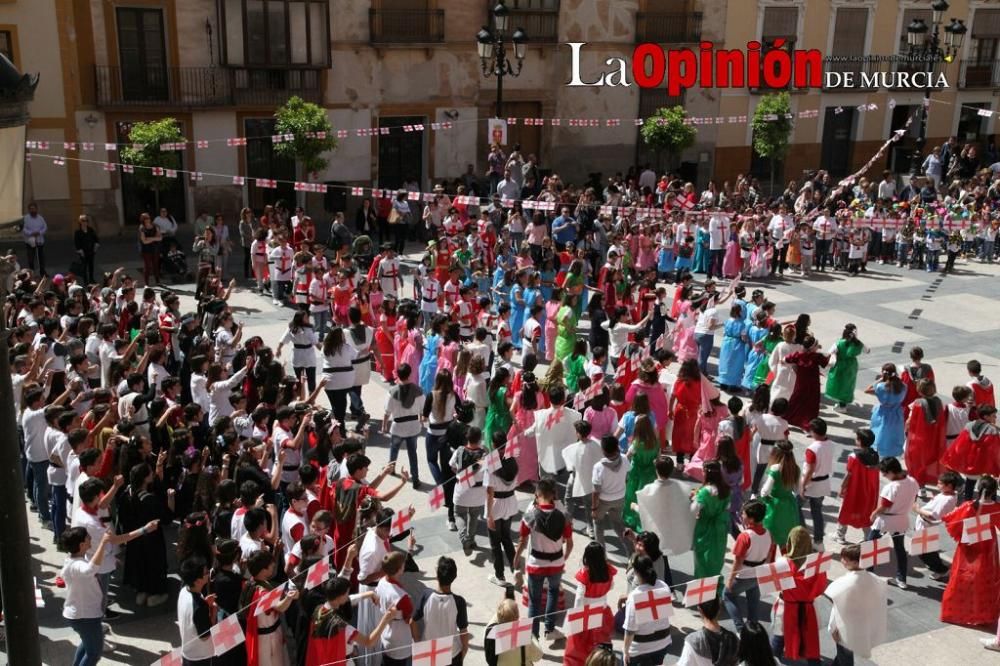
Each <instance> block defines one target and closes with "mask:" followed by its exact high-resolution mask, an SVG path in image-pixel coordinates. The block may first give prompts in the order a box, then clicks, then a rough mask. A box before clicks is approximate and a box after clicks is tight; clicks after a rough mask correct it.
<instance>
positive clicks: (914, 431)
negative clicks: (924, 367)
mask: <svg viewBox="0 0 1000 666" xmlns="http://www.w3.org/2000/svg"><path fill="white" fill-rule="evenodd" d="M906 424H907V429H906V453H905V454H904V459H905V461H906V471H907V472H908V473H909V474H910V476H912V477H913V478H914V479H916V480H917V483H919V484H920V485H922V486H924V485H927V484H931V483H937V478H938V475H939V474H940V473H941V462H940V461H941V454H943V453H944V449H945V444H944V441H945V440H944V435H945V428H946V427H947V425H948V412H947V410H946V409H945V406H944V404H943V403H942V402H941V400H940V399H939V398H930V399H928V398H920V399H919V400H916V401H914V402H913V403H912V404H911V405H910V417H909V420H908V421H907V422H906Z"/></svg>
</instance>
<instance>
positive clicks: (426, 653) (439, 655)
mask: <svg viewBox="0 0 1000 666" xmlns="http://www.w3.org/2000/svg"><path fill="white" fill-rule="evenodd" d="M451 648H452V639H451V638H434V639H431V640H429V641H422V642H420V643H414V644H413V652H412V655H413V666H448V664H450V663H451Z"/></svg>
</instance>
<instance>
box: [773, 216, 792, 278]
mask: <svg viewBox="0 0 1000 666" xmlns="http://www.w3.org/2000/svg"><path fill="white" fill-rule="evenodd" d="M792 228H793V223H792V217H791V215H789V214H788V206H786V205H785V204H781V205H780V206H778V212H777V213H775V214H774V216H773V217H772V218H771V222H770V224H768V225H767V231H768V236H769V237H770V240H771V244H772V245H773V246H774V253H773V254H772V255H771V276H772V277H774V274H775V272H778V273H779V274H780V275H784V274H785V269H786V268H788V233H789V232H790V231H791V230H792Z"/></svg>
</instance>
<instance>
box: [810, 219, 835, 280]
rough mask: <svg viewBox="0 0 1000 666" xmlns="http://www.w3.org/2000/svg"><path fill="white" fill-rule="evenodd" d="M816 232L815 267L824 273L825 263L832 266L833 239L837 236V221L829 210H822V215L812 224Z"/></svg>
mask: <svg viewBox="0 0 1000 666" xmlns="http://www.w3.org/2000/svg"><path fill="white" fill-rule="evenodd" d="M813 229H815V230H816V266H817V267H818V268H819V270H820V271H823V272H825V271H826V262H827V260H829V261H830V264H831V265H833V239H834V237H835V236H836V234H837V219H836V218H835V217H834V216H833V214H832V212H831V211H830V208H829V207H827V208H824V209H823V213H822V214H821V215H820V216H819V217H817V218H816V221H815V222H813Z"/></svg>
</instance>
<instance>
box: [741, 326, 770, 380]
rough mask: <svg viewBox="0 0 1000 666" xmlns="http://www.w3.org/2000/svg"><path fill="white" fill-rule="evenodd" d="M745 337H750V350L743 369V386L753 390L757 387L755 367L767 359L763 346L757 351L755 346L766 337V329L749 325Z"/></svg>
mask: <svg viewBox="0 0 1000 666" xmlns="http://www.w3.org/2000/svg"><path fill="white" fill-rule="evenodd" d="M747 337H748V338H750V352H749V353H748V354H747V363H746V368H745V369H744V371H743V382H742V385H743V388H745V389H748V390H751V391H752V390H753V389H755V388H757V380H756V379H755V376H756V374H757V368H758V366H760V364H761V363H763V362H764V361H765V360H766V359H767V352H766V351H764V348H763V347H761V349H760V350H759V351H758V350H757V349H756V348H755V345H757V343H761V344H763V342H764V338H766V337H767V329H766V328H760V327H759V326H751V327H750V330H749V331H748V332H747Z"/></svg>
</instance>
